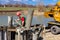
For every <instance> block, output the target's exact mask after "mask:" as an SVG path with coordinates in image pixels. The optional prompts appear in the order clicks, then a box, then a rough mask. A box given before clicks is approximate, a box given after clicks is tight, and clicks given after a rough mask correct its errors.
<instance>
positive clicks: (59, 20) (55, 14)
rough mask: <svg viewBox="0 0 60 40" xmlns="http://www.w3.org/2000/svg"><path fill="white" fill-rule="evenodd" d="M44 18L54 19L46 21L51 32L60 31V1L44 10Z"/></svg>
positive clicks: (56, 32)
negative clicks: (49, 8) (48, 9)
mask: <svg viewBox="0 0 60 40" xmlns="http://www.w3.org/2000/svg"><path fill="white" fill-rule="evenodd" d="M44 16H45V17H46V18H49V17H52V18H53V19H54V21H50V22H48V28H49V29H50V31H51V33H53V34H58V33H60V1H58V2H57V3H56V5H55V6H54V7H53V8H52V9H51V10H50V11H46V12H44Z"/></svg>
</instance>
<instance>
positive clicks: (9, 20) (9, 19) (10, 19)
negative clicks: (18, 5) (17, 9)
mask: <svg viewBox="0 0 60 40" xmlns="http://www.w3.org/2000/svg"><path fill="white" fill-rule="evenodd" d="M12 24H13V16H8V26H9V27H11V26H13V25H12Z"/></svg>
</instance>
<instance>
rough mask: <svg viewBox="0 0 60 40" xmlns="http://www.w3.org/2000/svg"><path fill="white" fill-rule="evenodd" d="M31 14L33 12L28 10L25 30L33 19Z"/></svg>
mask: <svg viewBox="0 0 60 40" xmlns="http://www.w3.org/2000/svg"><path fill="white" fill-rule="evenodd" d="M33 12H34V10H32V9H29V11H28V15H27V19H26V25H25V27H26V29H27V30H28V29H29V28H30V26H31V23H32V18H33Z"/></svg>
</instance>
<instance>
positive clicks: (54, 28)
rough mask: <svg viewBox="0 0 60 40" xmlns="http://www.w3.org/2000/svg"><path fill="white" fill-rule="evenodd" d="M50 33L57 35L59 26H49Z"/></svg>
mask: <svg viewBox="0 0 60 40" xmlns="http://www.w3.org/2000/svg"><path fill="white" fill-rule="evenodd" d="M51 33H52V34H55V35H57V34H58V33H59V27H58V26H52V27H51Z"/></svg>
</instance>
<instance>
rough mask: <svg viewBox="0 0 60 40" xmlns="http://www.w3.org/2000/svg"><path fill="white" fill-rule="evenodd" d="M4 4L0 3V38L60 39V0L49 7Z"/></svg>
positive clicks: (9, 39) (19, 39)
mask: <svg viewBox="0 0 60 40" xmlns="http://www.w3.org/2000/svg"><path fill="white" fill-rule="evenodd" d="M41 3H43V2H42V1H41ZM42 5H43V4H42ZM6 6H7V7H5V6H4V5H0V40H60V0H58V1H57V2H56V4H55V5H54V6H51V7H50V6H45V7H42V6H39V5H38V6H36V7H35V6H30V7H29V6H27V7H26V6H22V7H21V8H19V7H17V6H16V5H14V6H12V5H9V6H8V5H6ZM10 6H12V7H13V8H14V9H13V8H12V9H11V7H10ZM18 6H19V5H18ZM24 7H26V8H24ZM16 8H17V9H16Z"/></svg>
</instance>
